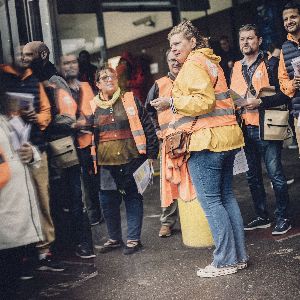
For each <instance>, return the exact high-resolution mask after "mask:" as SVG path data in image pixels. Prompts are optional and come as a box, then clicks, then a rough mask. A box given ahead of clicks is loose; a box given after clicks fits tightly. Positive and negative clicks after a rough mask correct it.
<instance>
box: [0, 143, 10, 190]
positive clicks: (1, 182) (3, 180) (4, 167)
mask: <svg viewBox="0 0 300 300" xmlns="http://www.w3.org/2000/svg"><path fill="white" fill-rule="evenodd" d="M10 177H11V173H10V169H9V165H8V162H7V161H6V159H5V156H4V153H3V150H2V149H1V148H0V189H2V188H3V187H4V186H5V185H6V184H7V182H8V181H9V180H10Z"/></svg>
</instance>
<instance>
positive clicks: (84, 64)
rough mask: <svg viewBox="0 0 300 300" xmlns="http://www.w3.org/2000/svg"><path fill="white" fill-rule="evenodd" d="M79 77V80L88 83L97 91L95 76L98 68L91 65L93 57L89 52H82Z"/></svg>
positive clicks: (79, 58)
mask: <svg viewBox="0 0 300 300" xmlns="http://www.w3.org/2000/svg"><path fill="white" fill-rule="evenodd" d="M78 63H79V75H78V79H79V80H80V81H82V82H88V83H89V84H90V86H91V87H92V89H93V90H94V91H96V86H95V75H96V71H97V67H96V66H95V65H93V64H92V63H91V55H90V53H89V52H88V51H86V50H82V51H81V52H80V53H79V56H78Z"/></svg>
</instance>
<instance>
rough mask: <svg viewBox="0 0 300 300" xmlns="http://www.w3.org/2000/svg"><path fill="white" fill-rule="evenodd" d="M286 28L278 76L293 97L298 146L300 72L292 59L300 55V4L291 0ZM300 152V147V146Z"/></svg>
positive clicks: (283, 14) (299, 142)
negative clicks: (295, 71)
mask: <svg viewBox="0 0 300 300" xmlns="http://www.w3.org/2000/svg"><path fill="white" fill-rule="evenodd" d="M282 17H283V24H284V28H285V30H286V31H287V33H288V35H287V41H285V42H284V43H283V45H282V50H281V53H280V61H279V68H278V78H279V83H280V88H281V90H282V91H283V92H284V93H285V94H286V95H287V96H289V97H291V98H293V99H292V109H293V110H292V113H293V115H294V123H295V132H296V138H297V143H298V147H299V145H300V127H299V125H300V124H299V122H298V120H299V112H300V91H299V90H300V74H299V73H298V74H296V73H295V74H294V69H293V66H292V60H293V59H294V58H296V57H299V56H300V50H299V39H300V6H299V5H298V4H297V3H295V2H293V1H290V2H288V3H287V4H286V5H285V6H284V9H283V11H282ZM299 154H300V147H299Z"/></svg>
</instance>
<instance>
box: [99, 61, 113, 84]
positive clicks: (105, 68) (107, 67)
mask: <svg viewBox="0 0 300 300" xmlns="http://www.w3.org/2000/svg"><path fill="white" fill-rule="evenodd" d="M106 70H107V71H110V72H111V73H117V71H116V70H115V69H113V68H112V67H110V66H109V65H104V66H102V67H101V68H99V69H98V70H97V71H96V75H95V81H96V82H98V81H99V79H100V73H101V72H103V71H106Z"/></svg>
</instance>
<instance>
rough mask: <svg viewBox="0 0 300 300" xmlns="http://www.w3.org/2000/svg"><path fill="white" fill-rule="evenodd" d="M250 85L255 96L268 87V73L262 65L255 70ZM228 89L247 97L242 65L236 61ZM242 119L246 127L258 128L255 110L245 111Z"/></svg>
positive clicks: (256, 111) (257, 115)
mask: <svg viewBox="0 0 300 300" xmlns="http://www.w3.org/2000/svg"><path fill="white" fill-rule="evenodd" d="M252 84H253V87H254V88H255V91H256V93H257V94H258V92H259V91H260V89H261V88H263V87H268V86H270V82H269V76H268V71H267V68H266V66H265V64H264V63H261V64H259V66H258V67H257V69H256V70H255V72H254V74H253V77H252ZM230 88H231V89H232V90H234V91H235V92H237V93H238V94H240V95H241V96H243V97H246V96H247V95H246V93H247V91H248V86H247V83H246V81H245V79H244V76H243V73H242V63H241V62H240V61H237V62H236V63H235V64H234V66H233V70H232V75H231V85H230ZM242 118H243V120H245V124H246V125H254V126H259V114H258V110H257V109H255V110H247V109H245V112H244V113H243V114H242Z"/></svg>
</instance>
